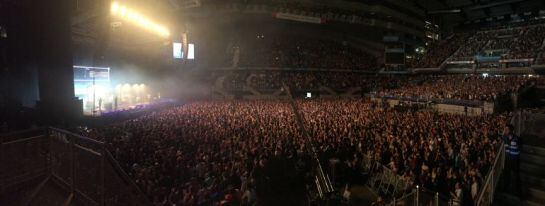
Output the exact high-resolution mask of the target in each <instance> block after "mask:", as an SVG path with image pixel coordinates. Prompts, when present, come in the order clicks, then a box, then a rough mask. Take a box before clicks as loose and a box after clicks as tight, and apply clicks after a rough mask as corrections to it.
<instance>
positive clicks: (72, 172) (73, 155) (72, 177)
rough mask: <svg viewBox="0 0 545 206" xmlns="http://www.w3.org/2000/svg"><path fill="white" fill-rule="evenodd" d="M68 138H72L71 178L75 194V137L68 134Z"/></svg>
mask: <svg viewBox="0 0 545 206" xmlns="http://www.w3.org/2000/svg"><path fill="white" fill-rule="evenodd" d="M66 137H67V138H70V177H71V178H70V179H71V183H72V184H71V185H70V189H71V190H72V193H73V194H75V190H76V170H75V168H76V160H75V159H76V157H75V156H76V155H75V151H74V138H73V137H71V136H69V135H66Z"/></svg>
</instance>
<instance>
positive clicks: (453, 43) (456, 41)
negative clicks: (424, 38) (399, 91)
mask: <svg viewBox="0 0 545 206" xmlns="http://www.w3.org/2000/svg"><path fill="white" fill-rule="evenodd" d="M467 38H468V34H465V33H460V34H453V35H451V36H449V37H447V38H446V39H444V40H441V41H439V42H437V43H435V44H432V45H430V46H429V48H428V50H427V51H426V53H424V55H423V56H420V57H417V58H412V59H410V61H409V62H408V64H409V67H411V68H434V67H439V66H440V65H441V64H442V63H443V61H445V60H446V59H447V58H448V57H450V56H451V55H452V54H454V52H456V51H457V50H458V48H460V45H462V44H463V43H464V42H465V41H466V40H467Z"/></svg>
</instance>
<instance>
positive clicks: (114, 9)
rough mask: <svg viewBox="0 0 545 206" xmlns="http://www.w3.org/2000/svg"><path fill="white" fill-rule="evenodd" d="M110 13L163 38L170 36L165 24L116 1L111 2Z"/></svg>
mask: <svg viewBox="0 0 545 206" xmlns="http://www.w3.org/2000/svg"><path fill="white" fill-rule="evenodd" d="M110 13H111V14H112V15H113V16H117V17H119V18H121V19H123V20H125V21H128V22H130V23H132V24H135V25H137V26H139V27H141V28H143V29H145V30H148V31H150V32H152V33H155V34H157V35H159V36H161V37H163V38H166V37H169V36H170V31H169V30H168V29H167V28H166V27H165V26H163V25H160V24H157V23H155V22H153V21H152V20H151V19H150V18H148V17H146V16H144V15H142V14H140V13H139V12H138V11H136V10H134V9H131V8H129V7H127V6H125V5H122V4H120V3H118V2H116V1H114V2H112V4H111V6H110Z"/></svg>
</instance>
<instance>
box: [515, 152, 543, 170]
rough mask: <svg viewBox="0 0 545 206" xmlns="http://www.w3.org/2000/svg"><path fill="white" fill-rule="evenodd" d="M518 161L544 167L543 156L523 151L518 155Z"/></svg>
mask: <svg viewBox="0 0 545 206" xmlns="http://www.w3.org/2000/svg"><path fill="white" fill-rule="evenodd" d="M520 161H521V163H528V164H533V165H539V166H543V167H545V156H540V155H535V154H531V153H524V152H523V153H522V154H521V155H520Z"/></svg>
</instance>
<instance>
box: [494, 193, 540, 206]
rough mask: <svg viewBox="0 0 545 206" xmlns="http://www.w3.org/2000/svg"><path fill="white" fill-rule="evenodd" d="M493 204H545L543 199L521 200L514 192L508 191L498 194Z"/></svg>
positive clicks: (530, 205)
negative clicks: (508, 192)
mask: <svg viewBox="0 0 545 206" xmlns="http://www.w3.org/2000/svg"><path fill="white" fill-rule="evenodd" d="M492 205H498V206H511V205H513V206H521V205H522V206H545V204H543V203H542V202H541V200H533V199H531V200H522V202H521V200H520V199H519V198H518V197H516V196H515V195H512V194H507V193H499V194H497V195H496V198H495V199H494V203H493V204H492Z"/></svg>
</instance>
